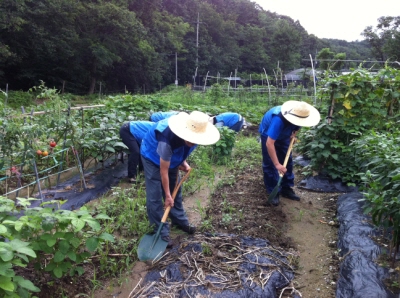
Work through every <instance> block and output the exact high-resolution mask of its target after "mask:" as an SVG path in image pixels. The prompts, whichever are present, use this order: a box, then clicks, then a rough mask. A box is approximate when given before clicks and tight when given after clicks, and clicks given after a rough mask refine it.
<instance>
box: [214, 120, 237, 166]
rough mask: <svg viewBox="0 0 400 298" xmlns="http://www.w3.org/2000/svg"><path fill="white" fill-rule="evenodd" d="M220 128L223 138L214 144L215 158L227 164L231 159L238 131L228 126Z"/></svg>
mask: <svg viewBox="0 0 400 298" xmlns="http://www.w3.org/2000/svg"><path fill="white" fill-rule="evenodd" d="M218 129H219V132H220V134H221V138H220V140H219V141H218V142H217V143H216V144H214V145H213V159H214V160H215V161H216V162H217V163H218V164H225V163H226V162H227V161H228V160H229V159H230V157H231V154H232V150H233V147H234V146H235V140H236V133H235V131H233V130H231V129H229V128H227V127H226V126H223V127H220V128H218Z"/></svg>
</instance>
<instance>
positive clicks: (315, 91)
mask: <svg viewBox="0 0 400 298" xmlns="http://www.w3.org/2000/svg"><path fill="white" fill-rule="evenodd" d="M310 60H311V68H312V73H313V81H314V105H316V104H317V84H316V82H315V81H316V78H317V76H316V74H315V70H314V63H313V59H312V56H311V54H310Z"/></svg>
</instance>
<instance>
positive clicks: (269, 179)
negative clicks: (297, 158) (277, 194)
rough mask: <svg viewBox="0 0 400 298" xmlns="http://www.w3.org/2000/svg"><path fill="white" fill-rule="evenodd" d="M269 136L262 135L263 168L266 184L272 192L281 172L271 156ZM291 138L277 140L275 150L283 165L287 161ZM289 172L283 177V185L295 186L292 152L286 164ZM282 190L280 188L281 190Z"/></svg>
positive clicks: (269, 191)
mask: <svg viewBox="0 0 400 298" xmlns="http://www.w3.org/2000/svg"><path fill="white" fill-rule="evenodd" d="M266 142H267V138H266V137H264V136H261V150H262V157H263V162H262V168H263V172H264V185H265V188H266V190H267V192H268V193H271V192H272V190H273V189H274V188H275V186H276V185H277V184H278V180H279V173H278V170H277V169H276V168H275V166H274V164H273V163H272V160H271V158H270V157H269V154H268V150H267V146H266ZM289 144H290V139H287V140H276V141H275V150H276V155H277V157H278V160H279V162H280V163H281V164H282V165H283V162H284V161H285V157H286V153H287V150H288V148H289ZM286 169H287V172H286V174H285V175H284V176H283V178H282V183H281V187H293V186H294V174H293V160H292V154H290V157H289V160H288V163H287V165H286ZM279 191H280V190H279Z"/></svg>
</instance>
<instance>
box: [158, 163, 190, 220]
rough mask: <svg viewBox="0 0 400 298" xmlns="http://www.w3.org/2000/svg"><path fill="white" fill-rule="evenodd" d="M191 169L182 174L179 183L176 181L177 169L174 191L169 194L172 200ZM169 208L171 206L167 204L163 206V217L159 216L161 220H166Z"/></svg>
mask: <svg viewBox="0 0 400 298" xmlns="http://www.w3.org/2000/svg"><path fill="white" fill-rule="evenodd" d="M191 170H192V169H190V170H189V171H187V173H186V175H185V176H183V178H182V179H181V181H179V183H178V175H179V170H178V175H177V177H176V184H175V188H174V191H173V192H172V195H171V196H172V200H175V196H176V194H177V193H178V190H179V188H180V187H181V185H182V183H183V181H185V180H186V179H187V178H188V177H189V174H190V171H191ZM170 210H171V206H168V207H167V208H165V211H164V215H163V217H162V218H161V222H166V221H167V217H168V214H169V211H170Z"/></svg>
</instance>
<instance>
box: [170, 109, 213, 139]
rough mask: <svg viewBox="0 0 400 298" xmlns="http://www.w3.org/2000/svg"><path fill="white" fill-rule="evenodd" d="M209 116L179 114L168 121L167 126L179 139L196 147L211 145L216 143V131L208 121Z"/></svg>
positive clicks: (197, 113)
mask: <svg viewBox="0 0 400 298" xmlns="http://www.w3.org/2000/svg"><path fill="white" fill-rule="evenodd" d="M208 119H209V116H208V115H207V114H205V113H203V112H198V111H193V112H191V113H190V115H189V114H188V113H185V112H181V113H179V114H177V115H173V116H171V117H170V118H169V119H168V126H169V128H170V129H171V130H172V132H173V133H174V134H176V135H177V136H178V137H180V138H181V139H184V140H185V141H188V142H190V143H193V144H198V145H212V144H215V143H216V142H218V140H219V138H220V134H219V131H218V129H217V128H216V127H215V126H214V125H212V124H211V123H210V122H209V121H208Z"/></svg>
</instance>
